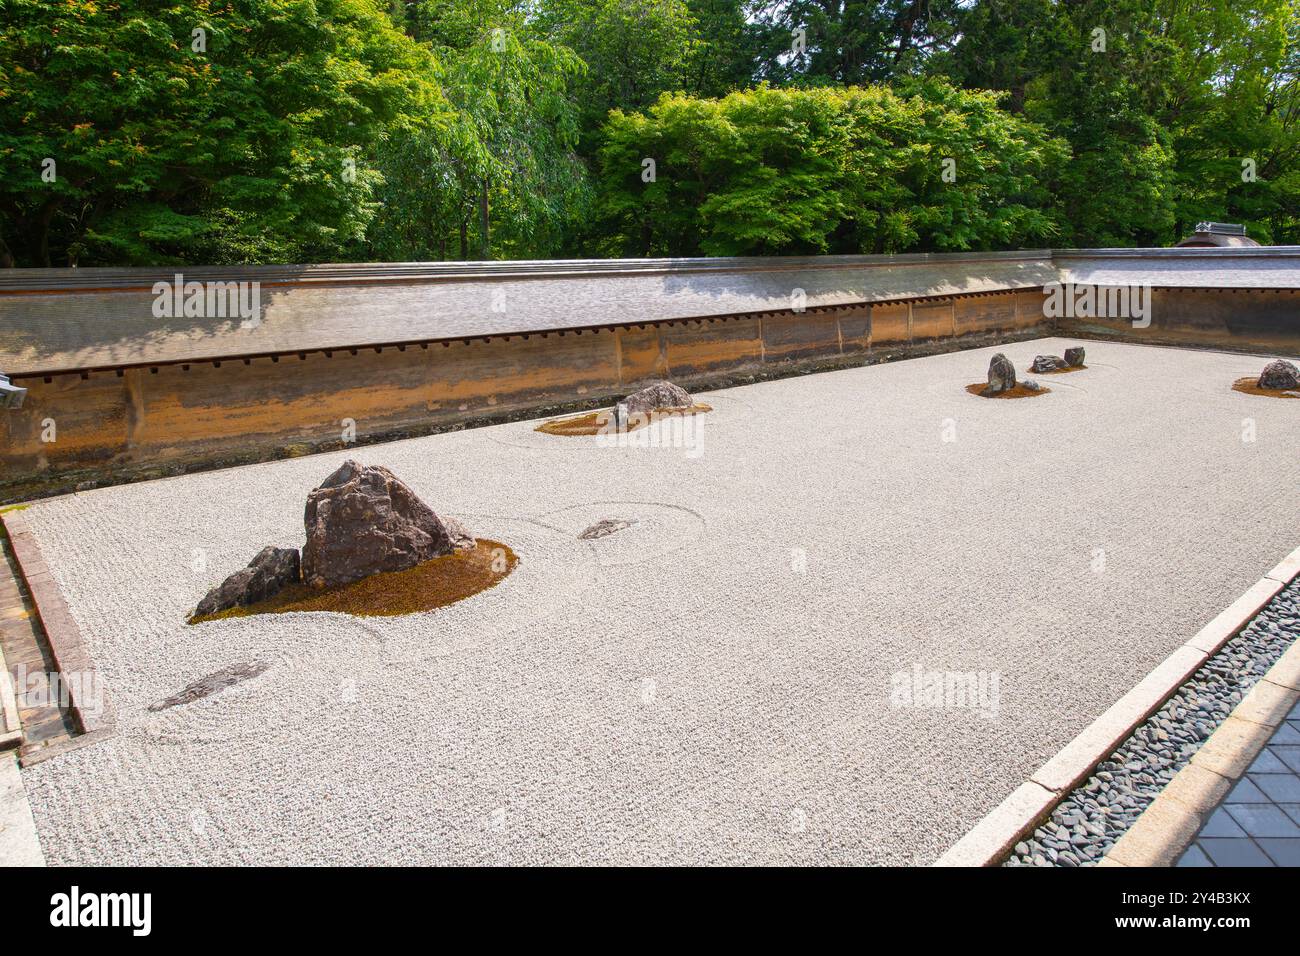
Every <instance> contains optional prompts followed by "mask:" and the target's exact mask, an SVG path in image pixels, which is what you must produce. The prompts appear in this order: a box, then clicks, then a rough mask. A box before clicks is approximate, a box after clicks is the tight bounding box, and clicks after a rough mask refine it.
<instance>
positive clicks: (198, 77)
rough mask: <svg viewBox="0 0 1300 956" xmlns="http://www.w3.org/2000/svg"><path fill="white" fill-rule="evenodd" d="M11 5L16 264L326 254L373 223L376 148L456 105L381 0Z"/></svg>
mask: <svg viewBox="0 0 1300 956" xmlns="http://www.w3.org/2000/svg"><path fill="white" fill-rule="evenodd" d="M0 10H2V11H3V17H2V18H0V157H3V165H4V169H5V171H6V175H5V177H4V179H3V181H0V210H3V213H4V222H3V225H0V242H2V243H3V247H0V257H3V259H4V261H6V262H7V263H9V264H15V263H16V264H24V265H52V264H65V263H66V264H76V263H82V264H94V263H113V264H120V263H139V264H145V263H163V262H184V261H199V262H204V261H206V262H225V261H251V260H257V261H286V260H293V259H299V260H328V259H330V258H331V257H333V256H335V255H337V254H338V253H339V251H340V250H341V249H342V248H343V247H344V246H345V245H346V244H348V243H350V242H353V241H355V240H356V239H358V238H359V237H360V236H361V235H363V234H364V231H365V229H366V226H367V224H368V222H369V221H370V219H371V217H372V216H373V215H374V211H375V203H374V199H373V194H374V190H375V188H376V187H377V185H378V184H379V181H380V177H379V174H378V173H377V172H376V171H375V170H374V168H373V165H372V164H371V163H370V162H369V160H370V157H371V152H372V147H373V145H374V144H375V143H377V142H379V141H381V140H382V139H383V138H384V137H386V136H388V135H390V133H392V132H394V131H399V130H404V129H412V128H415V127H417V126H419V125H420V124H422V123H425V122H429V121H430V118H431V117H435V116H437V115H438V114H439V113H440V112H442V111H444V110H445V109H446V108H447V107H446V105H445V103H444V102H443V101H442V98H441V96H440V94H439V92H438V90H437V88H436V87H435V86H433V85H431V84H430V83H429V82H428V80H427V77H428V76H429V75H431V73H432V70H433V62H432V59H431V57H430V56H429V54H428V53H427V51H426V50H424V49H422V48H421V47H420V46H418V45H417V44H414V43H412V42H411V41H410V40H408V39H407V38H406V37H405V36H403V35H402V34H401V33H400V32H399V31H398V30H396V29H394V28H393V26H392V25H391V23H390V21H389V20H388V18H387V17H386V16H385V15H384V14H383V13H381V12H380V11H379V10H378V9H376V7H375V6H374V5H373V4H372V3H371V2H370V0H241V2H240V3H238V4H230V5H217V4H213V3H209V2H207V0H176V2H174V3H172V4H171V5H168V6H164V7H159V6H158V5H157V4H153V3H146V2H144V0H104V2H90V0H66V2H60V3H57V4H56V3H49V2H46V0H0ZM195 31H201V32H199V33H195ZM47 159H48V160H52V161H53V163H54V166H53V177H52V178H50V177H48V176H47V177H45V178H43V177H42V171H43V169H49V168H50V167H49V164H48V163H47V162H46V160H47Z"/></svg>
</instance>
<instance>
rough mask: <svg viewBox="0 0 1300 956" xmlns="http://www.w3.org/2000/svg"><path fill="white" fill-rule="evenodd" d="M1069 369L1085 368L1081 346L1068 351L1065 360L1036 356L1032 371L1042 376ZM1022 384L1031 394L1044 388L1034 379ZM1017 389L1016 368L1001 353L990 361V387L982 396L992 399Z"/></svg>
mask: <svg viewBox="0 0 1300 956" xmlns="http://www.w3.org/2000/svg"><path fill="white" fill-rule="evenodd" d="M1068 368H1083V348H1082V347H1081V346H1079V347H1075V348H1068V349H1066V350H1065V358H1059V357H1058V356H1055V355H1038V356H1035V357H1034V364H1033V365H1032V366H1030V371H1031V372H1037V373H1039V374H1042V373H1045V372H1063V371H1065V370H1066V369H1068ZM1020 384H1021V385H1022V386H1023V387H1024V388H1027V389H1029V390H1030V391H1031V392H1036V391H1038V390H1039V389H1040V388H1041V387H1042V386H1040V385H1039V384H1038V383H1037V382H1035V381H1033V380H1032V379H1025V380H1024V381H1023V382H1021V383H1020ZM1015 387H1016V367H1015V366H1014V365H1012V364H1011V360H1010V359H1009V358H1007V357H1006V356H1005V355H1003V354H1002V353H1001V352H999V353H998V354H997V355H995V356H993V358H992V359H991V360H990V361H989V381H988V385H986V386H985V387H984V390H983V391H982V392H980V394H981V395H983V396H984V397H985V398H992V397H993V396H995V395H1001V394H1002V393H1003V392H1009V391H1011V390H1012V389H1013V388H1015Z"/></svg>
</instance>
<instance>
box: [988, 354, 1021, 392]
mask: <svg viewBox="0 0 1300 956" xmlns="http://www.w3.org/2000/svg"><path fill="white" fill-rule="evenodd" d="M1015 387H1016V367H1015V366H1014V365H1012V364H1011V360H1010V359H1009V358H1007V357H1006V356H1005V355H1003V354H1002V353H1001V352H999V353H998V354H997V355H995V356H993V358H992V360H990V362H989V383H988V385H987V386H985V388H984V391H982V392H981V393H980V394H981V395H985V396H989V395H1001V394H1002V393H1003V392H1009V391H1011V390H1012V389H1013V388H1015Z"/></svg>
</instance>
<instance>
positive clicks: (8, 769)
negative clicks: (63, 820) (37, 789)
mask: <svg viewBox="0 0 1300 956" xmlns="http://www.w3.org/2000/svg"><path fill="white" fill-rule="evenodd" d="M44 865H45V854H44V853H42V852H41V842H40V838H39V837H38V836H37V834H36V820H35V819H34V818H33V817H32V808H31V805H30V804H29V803H28V802H27V791H26V790H24V789H23V778H22V774H21V773H19V771H18V761H17V760H16V759H15V757H14V756H13V755H12V754H8V753H4V754H0V866H44Z"/></svg>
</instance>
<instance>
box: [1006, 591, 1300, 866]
mask: <svg viewBox="0 0 1300 956" xmlns="http://www.w3.org/2000/svg"><path fill="white" fill-rule="evenodd" d="M1298 638H1300V578H1298V579H1296V580H1294V581H1292V582H1291V583H1290V584H1289V585H1287V587H1285V588H1283V589H1282V590H1281V591H1280V592H1278V594H1276V595H1275V596H1274V597H1273V600H1272V601H1270V602H1269V603H1268V604H1267V605H1266V606H1265V607H1263V608H1262V609H1261V610H1260V612H1259V614H1258V615H1256V616H1255V618H1254V619H1253V620H1252V621H1251V622H1250V623H1249V624H1248V625H1246V627H1245V628H1244V629H1243V630H1242V631H1241V633H1240V634H1238V635H1237V636H1236V637H1234V638H1232V640H1230V641H1228V643H1226V644H1225V645H1224V646H1223V647H1222V648H1220V650H1219V652H1218V653H1217V654H1215V655H1214V656H1213V657H1211V658H1210V659H1209V660H1208V661H1206V662H1205V664H1204V665H1202V666H1201V668H1200V670H1198V671H1197V672H1196V673H1195V674H1193V675H1192V676H1191V678H1190V679H1189V680H1188V681H1187V683H1186V684H1184V685H1183V687H1182V689H1180V690H1179V691H1178V692H1177V693H1175V694H1174V695H1173V696H1172V697H1171V698H1169V700H1168V701H1167V702H1166V703H1165V705H1164V706H1163V707H1161V708H1160V709H1159V710H1158V711H1156V712H1155V713H1154V714H1152V715H1151V717H1150V718H1148V720H1147V721H1146V723H1144V724H1143V725H1142V726H1141V727H1138V728H1137V729H1136V730H1134V731H1133V734H1132V736H1130V737H1129V739H1128V740H1126V741H1124V743H1123V744H1122V745H1121V746H1120V747H1119V748H1118V749H1117V750H1116V751H1115V753H1114V754H1112V755H1111V756H1110V757H1109V758H1107V759H1106V760H1104V761H1102V762H1101V763H1100V764H1098V766H1097V770H1096V772H1095V773H1093V775H1092V776H1091V777H1089V778H1088V780H1087V782H1085V783H1084V784H1082V785H1081V786H1079V787H1077V788H1076V789H1075V790H1074V791H1073V792H1072V793H1071V794H1070V796H1069V797H1067V798H1066V799H1065V800H1062V801H1061V803H1060V805H1059V806H1057V808H1056V809H1055V810H1054V811H1053V812H1052V817H1051V820H1050V822H1048V823H1044V824H1043V825H1042V826H1041V827H1039V828H1038V829H1037V830H1035V831H1034V833H1033V835H1032V836H1031V837H1030V838H1029V839H1027V840H1022V841H1021V842H1020V843H1017V844H1016V846H1015V847H1014V849H1013V850H1012V853H1011V856H1010V857H1009V858H1008V859H1007V861H1006V863H1005V864H1004V865H1005V866H1063V867H1078V866H1094V865H1096V864H1097V863H1098V862H1099V861H1100V860H1101V858H1102V857H1103V856H1105V855H1106V853H1107V852H1108V851H1109V850H1110V848H1111V847H1112V846H1114V844H1115V841H1116V840H1118V839H1119V838H1120V837H1121V836H1123V835H1124V831H1126V830H1127V829H1128V828H1129V827H1131V826H1132V825H1133V823H1134V821H1136V820H1137V818H1138V816H1139V815H1140V814H1141V813H1142V811H1143V810H1145V809H1146V808H1147V807H1148V806H1149V805H1150V804H1151V802H1152V801H1153V800H1155V798H1156V797H1158V796H1159V795H1160V792H1161V791H1162V790H1163V789H1164V788H1165V786H1166V785H1167V784H1168V783H1169V782H1170V781H1171V780H1173V779H1174V777H1175V776H1176V775H1177V774H1178V772H1179V771H1180V770H1182V769H1183V768H1184V767H1186V766H1187V764H1188V763H1189V762H1190V761H1191V759H1192V756H1193V755H1194V754H1195V753H1196V751H1198V750H1200V749H1201V745H1202V744H1203V743H1205V741H1206V740H1208V739H1209V737H1210V735H1211V734H1212V733H1214V731H1215V729H1216V728H1217V727H1218V726H1219V724H1221V723H1223V721H1224V720H1226V719H1227V717H1228V715H1229V714H1231V713H1232V711H1233V709H1234V708H1236V706H1237V704H1239V703H1241V700H1242V698H1243V697H1245V696H1246V694H1247V693H1249V692H1250V689H1251V688H1252V687H1254V686H1255V684H1256V683H1257V682H1258V681H1259V680H1260V678H1262V677H1263V676H1264V675H1265V674H1266V673H1267V672H1268V669H1269V668H1270V667H1272V666H1273V664H1274V663H1275V662H1276V661H1277V660H1278V658H1280V657H1281V656H1282V655H1283V653H1285V652H1286V650H1287V648H1289V647H1290V646H1291V645H1292V644H1293V643H1294V642H1295V641H1296V640H1297V639H1298Z"/></svg>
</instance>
